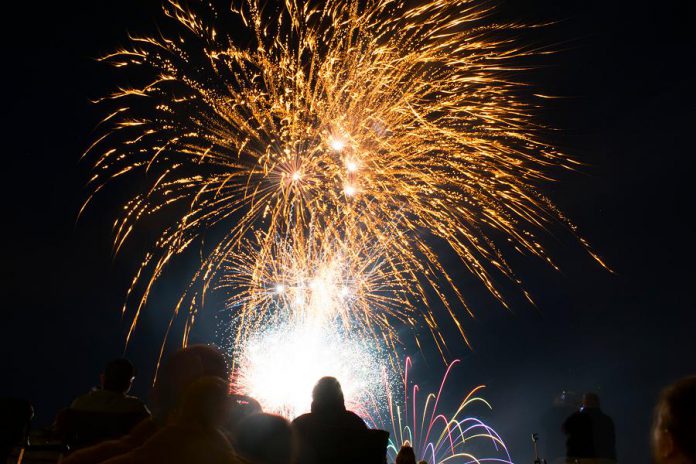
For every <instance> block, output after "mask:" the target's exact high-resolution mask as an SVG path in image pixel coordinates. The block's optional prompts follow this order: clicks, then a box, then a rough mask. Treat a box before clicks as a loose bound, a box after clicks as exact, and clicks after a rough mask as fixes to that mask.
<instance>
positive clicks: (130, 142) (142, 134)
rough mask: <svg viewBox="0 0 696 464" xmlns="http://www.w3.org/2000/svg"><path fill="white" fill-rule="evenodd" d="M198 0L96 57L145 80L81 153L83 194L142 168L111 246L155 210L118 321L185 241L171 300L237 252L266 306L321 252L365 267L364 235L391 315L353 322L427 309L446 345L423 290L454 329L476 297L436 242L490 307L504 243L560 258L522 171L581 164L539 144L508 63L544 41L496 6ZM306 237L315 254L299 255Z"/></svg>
mask: <svg viewBox="0 0 696 464" xmlns="http://www.w3.org/2000/svg"><path fill="white" fill-rule="evenodd" d="M195 6H196V8H198V11H194V10H189V9H187V8H184V6H182V5H181V4H180V3H178V2H177V1H176V0H169V1H168V2H166V3H165V5H164V11H165V13H166V15H167V16H168V17H169V18H171V19H172V20H173V21H172V24H173V27H174V28H175V29H174V32H172V33H170V34H165V33H162V34H161V35H159V36H153V37H131V39H130V40H131V44H130V45H129V47H128V48H125V49H122V50H119V51H117V52H115V53H113V54H110V55H108V56H106V57H104V61H107V62H109V63H112V64H113V65H115V66H118V67H127V68H129V69H132V68H136V69H137V70H134V71H132V75H133V76H137V77H138V80H141V79H146V82H145V83H144V84H143V85H140V86H137V87H132V88H124V89H119V90H118V91H116V92H115V93H113V94H112V95H110V96H109V97H107V98H105V99H104V100H105V101H107V102H110V104H112V105H113V110H112V111H110V113H109V115H108V116H107V117H106V118H105V124H106V126H105V127H110V129H109V130H108V132H106V133H105V134H104V136H103V137H101V138H99V139H98V140H97V141H96V142H95V143H94V144H93V145H92V147H90V149H89V150H88V152H89V153H91V154H93V156H95V157H96V162H95V169H94V175H93V177H92V178H91V185H92V187H93V192H94V194H96V193H97V192H99V191H101V190H102V189H103V187H104V186H105V185H107V184H108V183H110V182H113V181H114V180H116V179H119V178H123V177H126V176H130V177H133V175H134V174H135V173H146V176H145V185H146V187H145V188H144V189H143V190H142V191H141V192H140V193H137V194H136V195H135V196H133V198H132V199H131V200H130V201H128V202H127V204H125V205H124V207H123V214H122V216H121V217H120V218H119V219H118V220H117V221H116V222H115V224H114V230H115V236H116V238H115V243H114V248H115V250H116V251H118V250H119V249H120V248H121V247H122V245H123V244H124V242H125V241H126V240H127V238H128V237H129V236H130V235H132V234H133V233H134V231H135V230H136V229H137V226H138V224H139V223H140V222H141V221H142V220H143V219H144V218H145V217H148V216H152V215H157V218H158V220H157V223H158V224H161V227H160V228H159V232H158V238H157V239H156V241H155V242H154V244H153V246H152V249H151V251H150V252H149V253H148V254H147V255H146V256H145V257H144V259H143V262H142V266H141V269H140V270H139V271H138V272H137V274H136V276H135V278H134V280H133V285H132V287H131V290H130V291H129V295H130V293H131V292H134V295H133V298H135V299H136V305H135V306H136V307H135V309H134V311H133V319H132V325H131V330H130V332H129V335H128V336H129V337H130V335H131V333H132V331H133V328H134V327H135V326H136V324H137V321H138V319H139V316H140V314H141V311H142V308H143V307H144V305H145V304H146V302H147V300H148V297H149V295H150V292H151V289H152V288H153V285H154V283H155V282H156V281H157V280H158V279H159V278H160V277H161V275H162V274H163V273H164V272H165V270H166V268H167V266H168V265H169V264H170V263H171V261H172V260H173V259H174V258H175V257H177V256H180V255H182V254H183V253H185V252H186V251H188V250H189V249H191V248H193V247H196V246H198V247H200V254H201V264H200V268H199V269H198V271H197V272H196V273H195V275H194V276H193V278H192V280H191V284H190V285H189V286H188V287H187V289H186V290H185V291H184V292H183V295H182V297H181V300H180V303H179V305H177V307H176V310H175V314H179V312H180V310H181V309H182V308H185V307H187V305H188V308H189V322H192V320H193V316H194V315H195V312H196V309H195V306H196V305H197V304H199V303H200V302H201V301H203V297H204V295H205V292H206V291H207V290H208V289H209V288H211V284H212V286H213V287H215V286H217V282H219V281H220V279H223V280H224V279H227V281H228V282H237V281H238V280H239V273H238V272H237V269H235V266H234V265H235V264H238V263H239V262H245V263H249V262H250V260H249V259H247V258H248V256H252V257H254V260H255V264H252V266H251V267H247V269H251V270H253V272H255V273H252V274H249V275H247V276H246V277H245V279H246V282H248V283H249V284H248V285H247V286H246V287H245V291H246V292H247V293H246V294H245V295H237V296H233V297H232V306H233V307H235V308H237V309H239V308H241V309H240V311H241V312H242V313H245V314H251V313H252V312H255V311H256V312H258V311H262V310H263V309H264V308H271V307H272V306H269V305H266V306H264V305H263V304H261V305H259V304H258V303H259V302H260V301H264V298H265V295H266V294H267V293H268V285H276V286H287V287H284V288H288V289H289V290H292V293H293V294H295V293H298V291H299V290H298V288H300V287H299V286H298V285H296V284H295V283H297V282H299V281H300V280H302V279H303V278H304V275H305V274H302V272H305V271H307V270H308V269H318V268H320V267H321V266H329V267H330V266H331V264H330V263H331V262H332V261H331V260H328V261H327V260H326V258H327V257H330V259H334V260H336V261H335V262H336V263H338V262H341V263H343V264H340V266H343V265H348V266H352V267H353V268H355V267H356V266H357V267H360V265H359V264H357V261H356V259H355V258H358V257H359V255H358V254H357V253H359V251H358V250H364V249H365V247H367V246H370V247H372V248H373V249H374V250H375V251H372V252H371V253H370V256H371V262H374V261H376V260H377V261H381V263H382V264H380V266H381V267H380V269H381V271H380V272H381V276H382V277H380V278H381V279H382V280H383V281H385V282H386V281H388V282H390V285H392V287H393V288H395V289H397V291H395V292H394V293H393V296H392V298H394V300H395V302H396V303H398V304H393V303H394V302H392V303H389V307H390V308H394V307H400V308H401V309H400V311H401V313H399V311H396V312H395V311H391V310H389V311H379V310H375V311H374V312H373V311H368V310H364V308H367V307H368V305H361V306H360V307H361V308H363V312H362V313H360V314H359V318H362V320H363V321H365V319H368V322H367V323H366V324H363V325H371V324H374V325H377V326H381V327H389V323H384V322H383V320H382V319H381V318H383V317H386V316H385V314H386V315H390V314H391V315H394V314H396V315H397V316H398V320H399V322H406V323H408V324H411V325H414V324H417V323H418V322H417V321H421V322H423V323H424V324H425V326H426V327H427V328H428V329H429V330H430V331H431V333H432V335H433V339H434V340H435V342H436V343H437V345H438V347H439V348H440V349H442V346H443V345H444V339H443V338H442V336H441V335H440V334H439V332H438V324H439V318H440V316H436V314H435V312H434V311H433V310H432V309H431V306H432V303H433V301H432V300H433V298H435V299H436V300H437V301H439V302H440V303H441V304H442V305H444V308H445V310H446V313H445V314H447V315H448V316H447V317H449V318H451V320H452V321H453V322H454V323H455V324H456V326H457V327H458V328H459V330H460V332H461V333H462V336H464V332H463V328H462V326H461V323H460V319H459V314H460V313H461V312H462V311H461V308H464V309H465V310H466V311H468V312H471V311H470V309H469V307H468V305H467V303H466V301H465V299H464V297H463V295H462V294H461V292H460V290H459V288H458V286H457V285H456V284H455V282H454V280H453V277H452V276H451V275H450V274H449V273H448V272H447V270H446V269H445V267H444V266H443V265H442V264H441V262H440V253H439V252H438V251H437V250H436V249H435V248H434V246H433V245H432V243H433V242H437V241H439V242H441V243H444V244H446V245H447V247H448V248H449V250H450V252H451V253H454V255H456V256H457V257H458V258H459V259H460V261H461V263H462V264H463V266H464V267H465V268H466V269H468V270H469V271H470V272H471V273H472V274H473V275H474V276H476V277H477V278H478V279H479V280H480V281H481V282H482V283H483V284H484V285H485V287H486V288H487V289H488V290H489V291H490V292H491V294H493V295H494V296H495V297H496V298H498V299H499V300H500V301H501V303H503V304H505V300H504V298H503V295H502V294H501V293H500V291H499V290H498V288H497V287H496V285H495V283H494V280H495V279H494V277H495V273H496V272H497V273H499V274H502V275H503V276H506V277H508V278H510V279H512V280H513V281H515V282H517V283H521V282H520V281H519V279H518V278H517V277H516V276H515V275H514V273H513V270H512V269H511V268H510V266H509V265H508V264H507V261H506V254H507V253H509V252H510V251H506V250H515V251H516V252H520V253H526V254H531V255H534V256H538V257H540V258H542V259H544V260H547V261H548V262H549V263H551V264H552V265H553V263H552V262H551V260H550V258H549V257H548V256H547V254H546V252H545V251H544V248H543V247H542V245H541V243H540V239H539V238H538V235H539V233H540V231H543V230H544V229H545V227H546V226H547V225H548V223H550V222H552V221H561V222H563V223H566V224H569V223H568V222H567V220H566V219H565V217H564V216H563V215H562V214H561V213H560V212H558V210H557V209H556V208H555V207H554V206H553V204H552V203H551V202H550V201H549V200H548V199H546V198H545V197H543V196H542V195H540V194H539V193H537V191H536V190H535V187H536V186H537V184H539V183H542V182H545V181H548V180H550V178H551V176H552V173H553V171H554V169H556V168H558V167H561V168H570V169H572V168H573V167H574V164H575V163H574V162H573V161H572V160H570V159H569V158H567V157H565V156H564V155H563V154H561V153H558V152H557V151H556V150H554V149H553V148H551V147H548V146H547V145H545V144H544V143H543V142H542V141H541V138H540V132H541V128H540V127H539V126H538V125H537V124H536V123H535V121H534V117H533V113H534V111H533V110H534V105H532V104H529V103H528V102H527V97H526V96H527V95H528V91H526V90H524V86H522V85H521V84H519V83H518V82H517V81H516V77H515V76H516V75H517V73H518V72H519V71H520V70H521V69H522V67H523V66H522V65H521V64H520V60H521V59H523V58H524V57H525V56H528V55H532V54H535V53H540V51H539V50H532V49H530V48H528V47H523V46H520V45H517V44H516V41H515V39H514V36H513V33H515V31H517V30H519V29H521V28H522V26H521V25H517V24H506V25H500V24H491V23H490V21H489V19H488V17H489V15H490V13H491V7H490V6H489V4H488V3H486V2H478V1H474V0H456V1H441V0H431V1H425V2H422V3H421V4H420V6H416V7H408V6H407V5H406V2H402V1H395V0H379V1H378V0H367V1H357V0H321V1H312V0H306V1H300V0H286V1H285V2H277V3H276V2H269V3H267V4H265V5H262V3H260V2H258V1H256V0H248V1H244V2H239V3H235V5H234V6H233V8H231V9H228V10H227V11H222V12H216V11H214V10H213V9H208V7H207V6H203V4H202V3H201V4H198V3H196V5H195ZM211 8H212V7H211ZM233 29H234V30H235V31H236V32H235V35H234V36H232V35H230V34H228V33H227V31H229V30H233ZM90 199H91V196H90ZM88 202H89V200H88ZM167 221H169V222H167ZM569 225H570V224H569ZM213 231H216V232H213ZM204 234H205V236H206V237H205V238H206V241H205V242H204V240H203V238H204ZM317 237H319V240H324V239H326V238H327V237H328V240H330V243H329V245H327V246H328V251H327V249H324V251H320V252H319V253H316V254H315V255H312V254H311V252H308V250H310V249H311V248H312V246H313V244H314V243H315V242H316V241H317V240H318V239H317ZM203 242H204V244H202V243H203ZM279 242H280V243H283V244H284V245H282V247H286V248H287V247H289V249H291V250H292V253H291V254H293V255H294V256H295V257H297V255H298V253H309V254H307V255H306V256H305V257H302V258H301V259H300V261H302V262H304V263H305V264H306V265H305V266H304V267H303V268H302V269H297V272H298V274H297V275H294V276H293V275H291V276H287V275H284V276H283V278H282V279H280V278H279V277H280V275H276V276H273V278H272V279H271V280H270V282H269V281H266V280H264V279H263V278H262V277H263V276H267V273H265V272H266V271H265V269H266V268H265V267H266V266H273V264H272V263H273V261H274V260H276V259H278V257H276V256H275V251H277V250H276V248H277V247H278V243H279ZM496 243H507V245H505V247H503V248H501V247H499V246H498V245H496ZM583 243H584V242H583ZM250 244H251V245H252V246H250ZM333 244H341V247H336V246H334V245H333ZM441 249H443V247H439V248H438V250H441ZM312 256H314V257H316V258H317V259H319V260H320V261H317V262H310V261H311V259H313V258H312ZM279 263H280V262H279ZM346 263H347V264H346ZM231 264H232V265H231ZM340 266H339V267H340ZM326 272H328V271H326ZM285 274H287V272H285ZM230 275H231V277H230ZM350 278H351V279H352V278H357V277H355V276H354V277H350ZM274 281H275V282H274ZM293 282H294V283H293ZM277 288H281V287H277ZM400 289H408V290H407V291H401V290H400ZM136 295H137V296H136ZM361 295H363V296H367V297H369V296H370V295H374V293H370V292H363V293H361ZM525 295H526V292H525ZM330 298H333V296H330ZM457 301H458V303H456V302H457ZM240 302H243V304H242V305H241V306H240V305H239V304H237V303H240ZM126 304H127V303H126ZM374 306H375V307H379V302H377V303H375V304H374ZM333 307H337V306H336V305H334V306H333ZM352 307H354V306H352ZM125 308H126V307H125V306H124V311H125ZM416 308H418V310H416ZM403 312H406V313H408V314H403ZM247 320H251V321H258V320H264V317H263V316H258V317H252V318H249V319H247ZM242 326H243V324H242ZM187 334H188V329H187V330H186V331H185V335H184V343H185V342H186V337H187Z"/></svg>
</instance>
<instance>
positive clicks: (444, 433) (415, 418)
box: [369, 358, 512, 464]
mask: <svg viewBox="0 0 696 464" xmlns="http://www.w3.org/2000/svg"><path fill="white" fill-rule="evenodd" d="M458 362H459V361H458V360H455V361H453V362H452V363H450V364H449V365H448V367H447V370H446V372H445V374H444V376H443V378H442V381H441V383H440V388H439V389H438V391H437V393H428V394H423V393H421V392H420V388H419V387H418V385H417V384H413V385H412V379H409V369H410V367H411V359H410V358H406V363H405V368H404V370H403V372H404V377H403V379H402V380H403V384H402V385H401V387H402V388H403V400H402V401H403V402H402V403H399V402H397V401H395V400H394V398H393V395H392V392H393V385H391V384H390V383H387V396H388V405H389V418H388V420H387V421H384V420H383V419H382V416H381V413H382V411H381V408H380V407H379V405H378V406H377V408H376V414H375V415H374V416H372V417H371V418H370V420H369V421H370V422H371V423H373V424H374V425H375V426H378V427H381V428H385V423H386V425H387V427H386V428H388V429H391V437H390V440H389V446H388V449H387V451H388V455H389V458H390V459H389V462H393V461H394V458H395V457H396V454H397V453H398V451H399V449H400V448H401V445H403V444H404V443H406V442H408V443H409V444H410V445H411V446H413V449H414V451H415V453H416V456H417V458H418V460H426V461H427V462H429V463H432V464H441V463H462V464H463V463H474V462H476V463H481V462H491V461H492V462H499V463H506V464H512V461H511V458H510V454H509V453H508V450H507V447H506V446H505V443H504V442H503V440H502V438H501V437H500V435H498V433H497V432H496V431H495V430H494V429H493V428H491V427H490V426H488V425H486V423H484V422H483V421H482V420H481V419H479V418H478V417H475V416H471V415H469V414H470V413H469V411H470V410H471V409H473V407H474V406H475V405H476V404H481V405H483V406H484V407H485V408H486V409H492V408H491V405H490V404H489V403H488V402H487V401H486V400H485V399H483V398H482V397H480V396H477V395H479V393H480V391H481V390H482V389H483V388H484V386H483V385H480V386H478V387H476V388H474V389H473V390H471V391H470V392H469V393H468V394H467V395H466V396H465V397H464V399H462V400H461V402H460V403H459V406H458V407H457V408H456V410H455V412H454V414H452V415H450V416H448V415H446V414H445V413H443V412H442V410H441V409H440V406H441V405H440V403H441V401H447V399H448V398H446V397H445V396H443V393H444V392H446V387H445V385H446V383H447V379H448V377H449V375H450V372H451V370H452V368H453V367H454V366H455V365H456V364H457V363H458ZM482 453H486V454H488V455H490V456H491V457H481V456H482Z"/></svg>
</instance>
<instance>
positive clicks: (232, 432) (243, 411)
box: [224, 394, 263, 441]
mask: <svg viewBox="0 0 696 464" xmlns="http://www.w3.org/2000/svg"><path fill="white" fill-rule="evenodd" d="M262 412H263V410H262V409H261V404H259V402H258V401H256V400H255V399H254V398H252V397H250V396H246V395H239V394H232V395H230V411H229V414H228V416H227V419H226V420H225V425H224V430H225V433H226V434H227V435H228V437H229V438H230V439H231V440H233V441H234V440H236V436H237V430H238V429H239V425H240V423H241V422H242V420H244V418H245V417H248V416H251V415H253V414H261V413H262Z"/></svg>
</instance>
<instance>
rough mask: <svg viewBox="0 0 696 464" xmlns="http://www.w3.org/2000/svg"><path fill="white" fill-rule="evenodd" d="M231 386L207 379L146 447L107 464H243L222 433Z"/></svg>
mask: <svg viewBox="0 0 696 464" xmlns="http://www.w3.org/2000/svg"><path fill="white" fill-rule="evenodd" d="M228 393H229V384H228V382H227V381H225V380H223V379H222V378H220V377H203V378H201V379H198V380H196V381H194V382H193V384H192V385H190V386H189V387H188V388H187V389H186V392H185V394H184V398H183V401H182V403H181V407H180V413H179V415H178V417H177V418H176V419H175V420H174V421H173V423H170V424H168V425H166V426H164V427H163V428H162V429H161V430H160V431H158V432H157V433H156V434H155V435H153V436H152V437H151V438H150V439H149V440H147V441H146V442H145V443H144V444H143V445H142V446H140V447H138V448H136V449H134V450H132V451H130V452H128V453H125V454H122V455H120V456H117V457H114V458H112V459H109V460H107V461H104V464H150V463H167V464H190V463H196V464H233V463H237V462H239V461H238V459H237V458H236V455H235V453H234V451H233V449H232V446H231V445H230V442H229V441H228V440H227V437H225V435H224V433H223V432H222V426H223V424H224V423H225V420H226V419H227V415H228V408H229V406H230V399H229V394H228Z"/></svg>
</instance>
